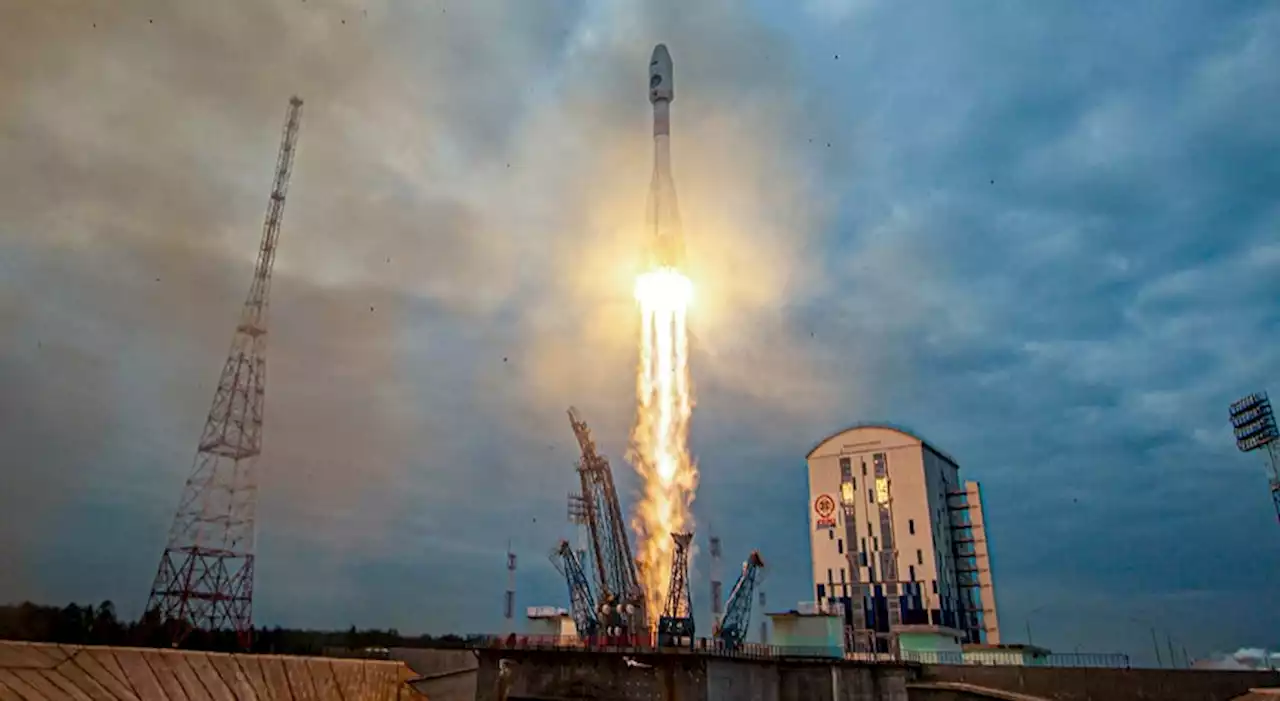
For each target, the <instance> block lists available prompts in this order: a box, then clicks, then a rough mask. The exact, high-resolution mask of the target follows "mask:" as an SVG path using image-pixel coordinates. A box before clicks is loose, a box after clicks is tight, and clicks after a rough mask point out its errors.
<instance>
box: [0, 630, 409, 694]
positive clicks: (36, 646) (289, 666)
mask: <svg viewBox="0 0 1280 701" xmlns="http://www.w3.org/2000/svg"><path fill="white" fill-rule="evenodd" d="M411 676H413V675H412V673H411V672H410V671H409V668H408V667H406V666H405V665H404V663H401V662H387V661H381V660H336V659H328V658H321V657H289V656H283V655H242V654H226V653H217V652H192V651H188V650H162V649H152V648H128V647H106V646H80V645H54V644H46V643H23V642H5V641H0V699H5V700H6V701H10V700H13V699H21V700H22V701H61V700H62V699H74V700H75V701H117V700H119V701H304V700H305V701H328V700H329V699H360V700H361V701H401V700H407V699H422V698H423V697H422V696H421V695H420V694H419V693H418V692H416V691H414V690H413V689H411V688H410V687H409V686H407V685H406V683H405V682H406V681H407V680H408V679H409V678H410V677H411Z"/></svg>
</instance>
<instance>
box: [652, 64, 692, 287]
mask: <svg viewBox="0 0 1280 701" xmlns="http://www.w3.org/2000/svg"><path fill="white" fill-rule="evenodd" d="M675 98H676V92H675V81H674V73H673V70H672V64H671V54H670V53H668V52H667V47H666V45H664V44H658V45H657V46H656V47H654V49H653V56H652V57H651V58H650V59H649V102H651V103H653V181H652V183H650V185H649V208H648V216H647V217H646V219H647V221H646V224H647V226H648V228H649V233H650V236H651V240H650V242H649V246H650V252H649V259H650V260H649V263H650V266H651V267H667V268H679V267H682V266H683V265H684V232H683V231H682V229H681V226H680V208H679V206H678V205H677V203H676V186H675V181H674V180H672V178H671V103H672V102H673V101H674V100H675Z"/></svg>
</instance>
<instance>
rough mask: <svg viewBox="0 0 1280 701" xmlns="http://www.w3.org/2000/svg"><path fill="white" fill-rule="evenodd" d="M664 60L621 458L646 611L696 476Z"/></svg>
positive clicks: (665, 58)
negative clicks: (630, 472) (634, 487)
mask: <svg viewBox="0 0 1280 701" xmlns="http://www.w3.org/2000/svg"><path fill="white" fill-rule="evenodd" d="M674 88H675V84H674V81H673V71H672V62H671V54H670V53H668V52H667V47H666V46H664V45H662V44H659V45H658V46H657V47H655V48H654V50H653V56H652V58H651V59H650V61H649V102H651V103H652V104H653V144H654V162H653V180H652V182H651V184H650V188H649V202H648V211H647V213H646V226H647V235H646V241H645V246H646V249H647V250H646V254H647V255H646V256H645V259H646V268H645V270H644V271H643V272H642V273H641V274H640V276H639V277H638V278H637V279H636V285H635V297H636V302H637V303H638V305H639V307H640V315H641V337H640V349H639V351H640V352H639V356H640V362H639V367H638V370H637V373H636V420H635V425H634V427H633V428H632V433H631V450H630V452H629V454H628V456H627V457H628V459H629V460H630V462H631V464H632V465H633V466H634V467H635V469H636V471H637V472H639V474H640V476H641V479H642V481H643V487H642V489H643V494H642V496H641V500H640V502H639V503H638V504H637V507H636V514H635V519H634V520H633V523H632V526H633V528H634V529H635V531H636V534H637V551H638V552H637V561H638V562H637V564H638V565H639V567H640V572H639V574H640V579H641V582H642V584H643V586H644V589H645V602H646V609H647V610H648V611H649V612H650V613H651V614H653V613H656V612H659V611H661V610H662V607H663V602H664V600H665V598H666V593H667V589H668V588H669V586H670V582H669V581H668V580H669V579H670V576H671V566H672V562H673V560H674V558H675V547H674V541H672V540H671V537H670V534H671V533H685V532H688V531H690V530H692V528H693V517H692V513H691V506H692V504H693V498H694V492H695V490H696V489H697V486H698V470H697V466H696V464H695V463H694V460H693V458H692V457H691V456H690V455H689V450H688V432H689V419H690V417H691V416H692V413H693V386H692V382H691V380H690V374H689V335H688V312H689V306H690V304H691V303H692V301H693V283H692V282H691V281H690V280H689V278H688V277H687V276H686V275H685V273H684V272H683V270H682V268H683V266H684V263H685V247H684V232H683V231H682V230H681V226H680V212H679V208H678V206H677V203H676V190H675V183H674V181H673V180H672V177H671V143H670V138H671V103H672V101H673V100H674V99H675V89H674Z"/></svg>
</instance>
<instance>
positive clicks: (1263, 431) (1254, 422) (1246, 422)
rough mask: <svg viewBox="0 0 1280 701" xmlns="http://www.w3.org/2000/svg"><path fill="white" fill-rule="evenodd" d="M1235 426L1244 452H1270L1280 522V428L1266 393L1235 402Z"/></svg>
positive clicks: (1274, 502) (1270, 478)
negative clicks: (1277, 427)
mask: <svg viewBox="0 0 1280 701" xmlns="http://www.w3.org/2000/svg"><path fill="white" fill-rule="evenodd" d="M1231 427H1232V428H1233V429H1234V430H1235V434H1236V447H1237V448H1239V449H1240V452H1242V453H1252V452H1255V451H1258V450H1262V451H1265V452H1266V456H1267V457H1266V461H1267V473H1268V474H1267V478H1268V481H1269V482H1270V487H1271V503H1272V505H1273V506H1274V507H1275V510H1276V520H1277V521H1280V441H1277V439H1280V430H1277V429H1276V416H1275V413H1274V412H1273V411H1272V410H1271V400H1270V399H1269V398H1268V397H1267V393H1266V392H1254V393H1253V394H1250V395H1249V396H1247V397H1242V398H1241V399H1239V400H1237V401H1235V402H1233V403H1232V404H1231Z"/></svg>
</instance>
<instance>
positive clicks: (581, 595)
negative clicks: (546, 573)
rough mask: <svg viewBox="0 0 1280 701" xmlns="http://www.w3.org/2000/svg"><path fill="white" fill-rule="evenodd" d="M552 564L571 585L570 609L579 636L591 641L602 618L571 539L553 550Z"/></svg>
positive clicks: (598, 630) (566, 582)
mask: <svg viewBox="0 0 1280 701" xmlns="http://www.w3.org/2000/svg"><path fill="white" fill-rule="evenodd" d="M551 564H553V565H555V567H556V569H557V570H558V571H559V572H560V574H562V575H564V579H565V584H567V585H568V587H569V611H570V614H571V615H572V616H573V624H574V626H575V627H577V629H578V637H579V638H581V639H582V640H584V641H590V640H591V639H592V638H595V637H596V635H597V634H598V633H599V632H600V620H599V618H597V608H596V602H595V598H594V597H592V596H591V584H590V583H589V582H588V581H587V574H586V572H584V571H583V569H582V563H580V562H579V561H578V556H577V553H575V552H574V551H573V546H571V545H569V541H567V540H562V541H560V545H559V546H557V547H556V549H555V550H553V551H552V552H551Z"/></svg>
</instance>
